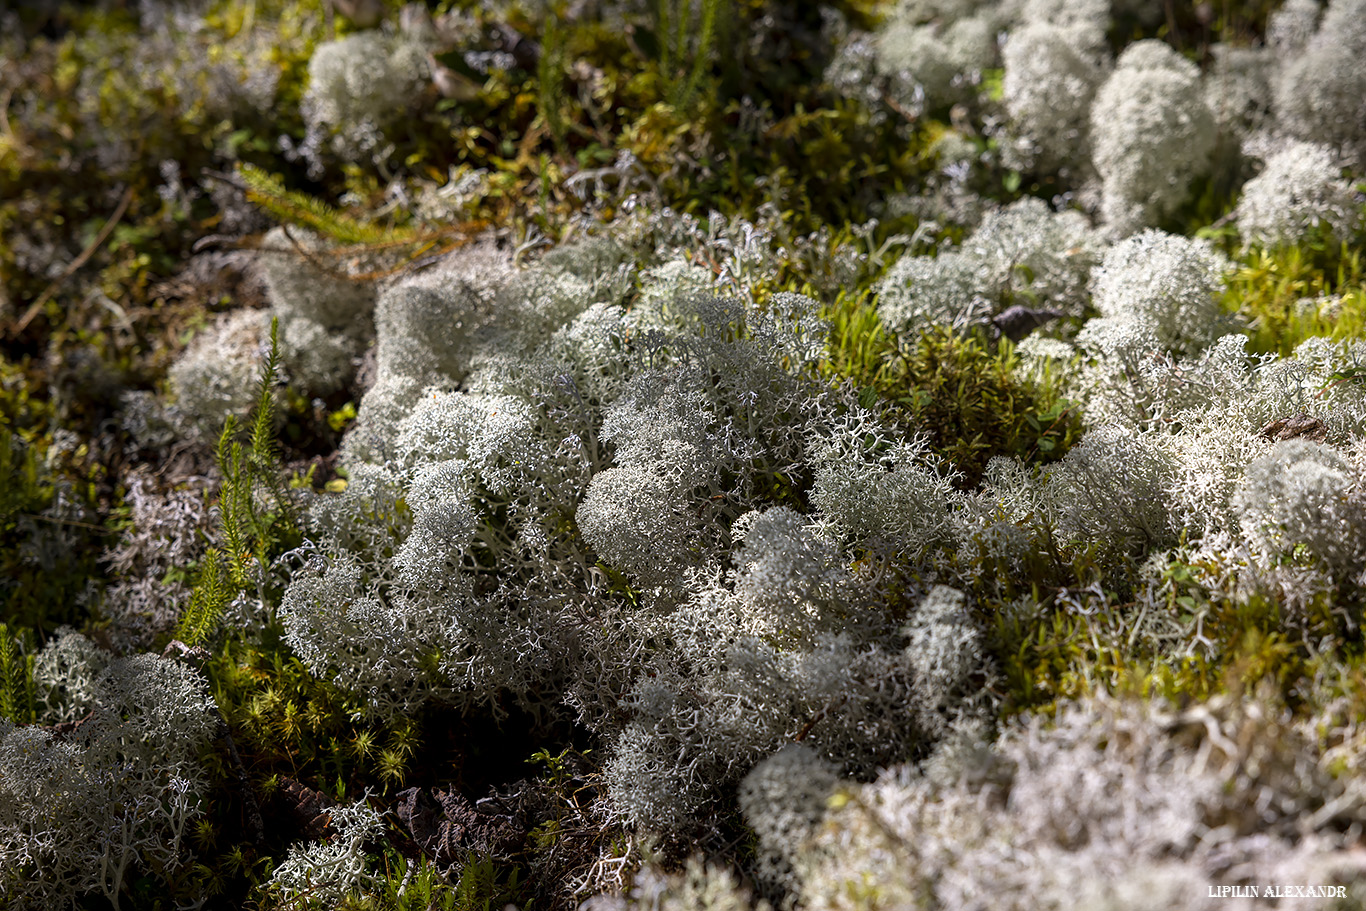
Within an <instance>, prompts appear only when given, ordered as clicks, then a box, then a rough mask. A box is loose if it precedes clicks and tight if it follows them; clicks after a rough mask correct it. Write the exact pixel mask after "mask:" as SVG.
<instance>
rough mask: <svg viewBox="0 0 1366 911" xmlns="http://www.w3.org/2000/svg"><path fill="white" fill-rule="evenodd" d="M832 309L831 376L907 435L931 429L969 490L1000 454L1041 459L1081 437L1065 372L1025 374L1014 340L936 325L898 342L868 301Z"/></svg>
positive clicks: (843, 301) (938, 449) (939, 451)
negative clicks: (1064, 384)
mask: <svg viewBox="0 0 1366 911" xmlns="http://www.w3.org/2000/svg"><path fill="white" fill-rule="evenodd" d="M831 310H832V312H831V322H832V326H833V331H832V338H831V357H830V369H831V371H832V373H833V374H834V375H835V376H838V377H840V378H842V379H847V380H849V381H852V382H854V383H855V384H857V386H858V388H859V390H860V393H859V397H860V401H861V402H863V404H864V405H865V406H875V405H878V406H881V407H883V408H885V409H887V412H888V415H889V417H890V419H891V420H893V421H894V422H895V423H896V424H898V425H899V426H901V427H904V428H905V429H906V431H907V432H909V433H924V434H926V435H927V436H928V437H929V440H930V447H931V449H932V450H933V451H934V453H935V454H936V455H938V456H939V457H940V458H942V459H944V460H945V462H947V463H948V465H949V466H951V468H952V470H953V471H954V472H955V473H956V474H957V479H956V483H957V484H958V485H959V486H961V487H963V488H964V489H972V488H975V487H977V486H978V485H979V484H980V482H981V479H982V472H983V471H984V470H985V468H986V464H987V462H988V461H990V459H991V458H992V457H994V456H1007V457H1009V456H1014V457H1018V458H1020V459H1022V460H1023V461H1025V462H1026V463H1028V464H1042V463H1047V462H1051V461H1054V460H1056V459H1060V458H1062V457H1063V456H1064V455H1066V453H1067V450H1068V449H1069V448H1071V446H1072V444H1074V443H1075V442H1076V441H1077V440H1078V439H1080V437H1081V410H1080V407H1079V406H1078V405H1076V404H1075V403H1073V402H1071V401H1069V400H1068V399H1067V397H1066V396H1065V395H1064V393H1063V389H1062V382H1061V378H1060V377H1059V376H1057V375H1056V374H1055V372H1054V371H1053V370H1052V369H1051V368H1049V367H1047V366H1046V365H1045V366H1044V367H1043V368H1042V370H1041V371H1040V372H1038V374H1037V375H1035V376H1030V375H1026V374H1025V372H1024V371H1022V370H1021V369H1020V364H1019V360H1018V358H1017V357H1016V355H1015V348H1014V345H1012V344H1011V343H1010V341H1009V340H1007V339H1002V340H1000V341H999V342H994V341H991V340H990V339H989V337H988V336H987V335H986V333H985V332H981V333H977V334H973V335H967V336H962V335H956V334H954V333H952V332H950V331H948V330H946V329H944V328H942V327H938V326H931V327H929V328H928V329H926V331H925V332H924V334H922V335H921V336H920V338H919V339H917V340H915V341H914V342H912V343H909V344H907V343H904V342H903V343H900V344H899V343H898V342H897V340H896V339H894V338H889V337H888V335H887V334H886V333H885V332H884V331H883V329H882V326H881V324H880V322H879V320H878V316H877V312H876V311H875V310H874V309H873V308H872V307H870V306H868V304H867V298H866V297H849V296H844V295H841V297H840V298H839V300H837V301H836V303H835V305H834V306H833V307H832V308H831Z"/></svg>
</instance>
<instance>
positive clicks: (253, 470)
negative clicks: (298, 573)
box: [176, 319, 298, 646]
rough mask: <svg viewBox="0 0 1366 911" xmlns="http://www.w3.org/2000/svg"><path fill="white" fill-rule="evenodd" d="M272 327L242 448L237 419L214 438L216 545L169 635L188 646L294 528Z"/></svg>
mask: <svg viewBox="0 0 1366 911" xmlns="http://www.w3.org/2000/svg"><path fill="white" fill-rule="evenodd" d="M279 330H280V327H279V320H278V319H272V320H271V325H270V351H269V353H268V354H267V356H266V360H265V363H264V364H263V365H262V366H261V373H260V376H259V378H258V379H257V391H256V405H255V408H254V411H253V414H252V420H251V433H250V438H249V440H248V442H247V444H246V445H245V446H244V445H243V444H242V442H241V441H240V440H238V439H236V437H237V421H236V420H235V419H234V418H233V417H231V416H229V418H228V420H227V421H226V422H225V423H224V426H223V433H222V435H221V436H220V437H219V439H218V452H217V456H218V466H219V470H220V471H222V473H223V487H222V491H221V493H220V495H219V533H220V536H221V539H222V544H221V545H220V546H218V547H213V548H210V549H209V552H208V553H207V554H206V555H205V557H204V561H203V563H202V564H201V566H200V571H199V580H198V582H197V584H196V585H195V589H194V594H193V595H192V596H191V598H190V604H189V606H188V607H187V608H186V610H185V613H184V614H183V615H182V616H181V618H180V625H179V626H178V627H177V629H176V638H177V639H179V640H180V641H181V642H184V643H185V644H187V645H190V646H194V645H199V644H202V643H203V642H205V641H206V640H207V639H209V638H210V637H211V636H212V635H213V633H214V631H215V630H216V629H217V627H218V622H219V619H220V618H221V617H222V614H223V610H224V608H226V607H227V605H228V603H229V602H230V601H231V600H232V599H233V598H234V597H236V596H237V594H238V593H239V592H242V591H244V590H245V589H247V588H248V587H249V585H250V584H251V583H252V581H253V580H255V581H256V583H257V584H258V586H260V585H263V584H264V568H265V567H266V566H267V565H268V563H269V560H270V557H271V554H272V552H273V550H274V549H275V548H276V547H277V545H279V544H280V543H281V541H282V539H283V537H284V536H285V535H287V534H289V533H291V532H292V530H294V529H297V527H298V522H297V516H296V515H295V510H294V507H293V506H292V504H291V502H290V499H289V492H288V491H287V490H286V489H285V487H284V484H283V483H282V481H281V477H282V469H281V466H280V454H279V450H278V447H277V446H276V443H275V413H276V407H275V390H274V387H275V382H276V378H277V377H278V376H279V371H280V344H279V334H280V333H279ZM262 490H263V491H264V492H265V493H266V494H267V498H266V499H267V502H268V503H269V508H266V509H262V507H261V502H260V501H261V498H260V497H258V495H257V494H258V491H262ZM253 567H255V569H254V570H253V569H252V568H253Z"/></svg>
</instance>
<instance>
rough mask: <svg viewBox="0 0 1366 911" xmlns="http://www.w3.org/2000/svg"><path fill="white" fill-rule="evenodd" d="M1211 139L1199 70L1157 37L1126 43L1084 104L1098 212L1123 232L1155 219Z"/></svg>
mask: <svg viewBox="0 0 1366 911" xmlns="http://www.w3.org/2000/svg"><path fill="white" fill-rule="evenodd" d="M1215 139H1216V131H1215V123H1214V115H1213V114H1212V113H1211V112H1210V109H1209V106H1208V105H1207V104H1206V103H1205V97H1204V92H1203V91H1202V89H1201V84H1200V71H1199V69H1198V68H1197V67H1196V66H1195V64H1193V63H1191V62H1190V61H1188V60H1185V59H1184V58H1182V57H1181V56H1180V55H1179V54H1177V53H1176V51H1174V50H1172V49H1171V48H1170V47H1168V46H1167V45H1165V44H1163V43H1162V42H1160V41H1156V40H1146V41H1138V42H1135V43H1134V44H1131V45H1129V47H1128V48H1126V49H1125V51H1124V53H1122V54H1120V56H1119V59H1118V60H1117V61H1115V71H1114V73H1112V74H1111V75H1110V78H1109V79H1107V80H1106V81H1105V84H1104V85H1102V86H1101V87H1100V90H1099V91H1098V92H1097V94H1096V99H1095V104H1094V105H1093V106H1092V108H1091V143H1092V149H1093V153H1092V154H1093V160H1094V163H1095V168H1096V173H1097V174H1099V175H1100V178H1101V181H1102V190H1101V205H1100V209H1101V217H1102V218H1103V220H1104V221H1105V223H1106V224H1107V226H1108V227H1109V228H1110V230H1111V231H1112V232H1114V233H1115V234H1117V235H1120V236H1124V235H1128V234H1132V233H1133V232H1135V231H1138V230H1140V229H1142V228H1145V227H1151V226H1154V225H1157V224H1159V223H1160V222H1161V221H1162V220H1163V219H1165V218H1167V217H1169V216H1171V215H1173V214H1174V213H1175V212H1176V210H1177V209H1178V208H1179V207H1180V206H1181V204H1182V203H1184V202H1185V201H1186V199H1187V197H1188V196H1189V195H1190V191H1191V187H1192V185H1193V183H1194V182H1195V180H1196V179H1198V178H1199V177H1201V176H1203V175H1204V174H1206V173H1207V172H1208V171H1209V168H1210V165H1211V163H1212V158H1211V156H1212V154H1213V152H1214V145H1215Z"/></svg>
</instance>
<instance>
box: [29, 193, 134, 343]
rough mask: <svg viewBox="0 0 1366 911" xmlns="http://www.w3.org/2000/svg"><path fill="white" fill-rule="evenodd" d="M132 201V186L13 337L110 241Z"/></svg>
mask: <svg viewBox="0 0 1366 911" xmlns="http://www.w3.org/2000/svg"><path fill="white" fill-rule="evenodd" d="M132 201H133V188H132V187H131V186H130V187H129V188H128V189H126V190H124V191H123V198H122V199H120V200H119V206H118V208H117V209H115V210H114V214H113V215H111V216H109V220H108V221H106V222H105V223H104V227H103V228H101V229H100V233H99V234H97V235H95V239H94V240H92V241H91V242H90V245H89V246H87V247H86V248H85V249H84V250H82V251H81V255H80V256H78V257H76V258H75V259H74V260H72V261H71V265H69V266H67V267H66V270H65V271H64V272H62V274H61V275H59V276H57V278H55V279H53V281H52V284H50V285H48V286H47V288H46V289H45V290H44V291H43V293H42V294H40V295H38V299H37V300H35V301H34V302H33V303H31V304H29V307H28V309H27V310H25V311H24V315H23V316H21V317H19V322H17V323H15V324H14V327H13V329H12V330H11V332H10V334H11V335H18V334H19V333H20V332H23V331H24V330H25V329H27V328H28V324H29V323H31V322H33V318H34V317H35V316H37V315H38V311H39V310H41V309H43V304H46V303H47V302H48V301H49V300H51V299H52V296H53V295H54V294H56V293H57V290H58V289H59V288H61V286H62V282H64V281H66V280H67V279H68V278H70V277H71V276H72V275H73V274H75V272H76V270H77V269H79V268H80V267H81V266H84V265H85V263H86V261H87V260H88V259H90V257H92V256H94V255H95V251H96V250H98V249H99V248H100V246H101V245H103V244H104V242H105V241H106V240H108V239H109V235H110V234H112V233H113V232H114V226H115V225H117V224H118V223H119V219H121V218H123V215H124V213H125V212H127V211H128V205H129V204H130V203H131V202H132Z"/></svg>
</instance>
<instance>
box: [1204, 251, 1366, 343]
mask: <svg viewBox="0 0 1366 911" xmlns="http://www.w3.org/2000/svg"><path fill="white" fill-rule="evenodd" d="M1224 306H1225V308H1226V309H1228V310H1230V311H1232V312H1235V313H1238V314H1240V315H1241V316H1243V317H1245V318H1247V319H1248V320H1249V321H1250V332H1249V335H1250V337H1251V345H1250V346H1249V347H1250V348H1251V349H1252V350H1253V351H1258V352H1267V353H1279V354H1289V353H1290V352H1292V351H1294V350H1295V348H1296V346H1298V345H1299V344H1300V343H1301V342H1303V341H1304V340H1305V339H1308V338H1313V337H1315V336H1328V337H1330V338H1335V339H1343V338H1361V337H1362V336H1363V334H1366V274H1363V271H1362V260H1361V250H1360V249H1359V248H1358V247H1356V246H1354V245H1351V244H1349V243H1347V242H1337V241H1335V240H1333V239H1332V237H1331V236H1330V235H1328V234H1327V232H1326V231H1325V232H1324V233H1323V234H1321V235H1320V236H1318V237H1315V238H1313V239H1311V240H1308V241H1306V242H1304V243H1302V244H1299V245H1296V246H1286V247H1279V248H1271V249H1266V248H1260V247H1254V248H1252V249H1250V250H1248V251H1247V252H1246V253H1243V254H1242V255H1240V256H1239V257H1238V262H1237V267H1236V268H1235V270H1234V271H1233V273H1232V274H1231V275H1230V276H1229V278H1228V281H1227V291H1226V293H1225V295H1224Z"/></svg>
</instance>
